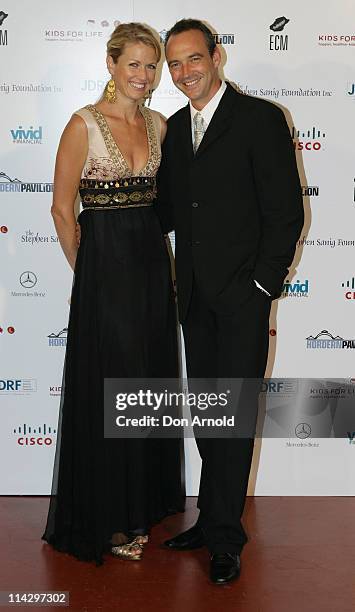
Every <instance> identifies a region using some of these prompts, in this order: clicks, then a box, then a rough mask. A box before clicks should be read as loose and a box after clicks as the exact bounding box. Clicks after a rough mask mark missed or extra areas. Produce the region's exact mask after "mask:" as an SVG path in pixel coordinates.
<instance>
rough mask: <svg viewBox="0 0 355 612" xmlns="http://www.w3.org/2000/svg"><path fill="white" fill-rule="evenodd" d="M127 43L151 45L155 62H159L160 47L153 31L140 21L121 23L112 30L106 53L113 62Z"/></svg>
mask: <svg viewBox="0 0 355 612" xmlns="http://www.w3.org/2000/svg"><path fill="white" fill-rule="evenodd" d="M128 43H143V44H144V45H148V47H152V48H153V49H154V51H155V53H156V56H157V62H159V60H160V58H161V47H160V43H159V41H158V40H157V39H156V38H155V36H154V34H153V32H152V31H151V30H150V29H149V28H148V27H147V26H145V25H143V24H142V23H121V24H120V25H118V26H117V28H116V29H115V30H114V31H113V32H112V34H111V37H110V39H109V41H108V43H107V55H110V56H111V57H112V59H113V61H114V63H115V64H116V62H117V60H118V58H119V57H120V55H122V53H123V51H124V48H125V45H127V44H128Z"/></svg>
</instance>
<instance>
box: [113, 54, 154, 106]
mask: <svg viewBox="0 0 355 612" xmlns="http://www.w3.org/2000/svg"><path fill="white" fill-rule="evenodd" d="M107 67H108V70H109V72H110V74H111V76H112V78H113V80H114V81H115V84H116V88H117V90H118V93H119V94H120V95H121V96H125V97H126V98H129V99H130V100H140V99H141V98H143V97H144V96H146V95H148V92H149V90H150V89H152V85H153V83H154V79H155V73H156V69H157V56H156V53H155V50H154V49H153V47H150V46H148V45H145V44H144V43H128V44H126V45H125V47H124V50H123V53H122V55H120V57H119V58H118V60H117V63H116V64H115V63H114V61H113V59H112V57H110V56H109V57H108V58H107Z"/></svg>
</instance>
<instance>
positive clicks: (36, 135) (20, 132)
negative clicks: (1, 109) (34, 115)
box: [10, 125, 42, 144]
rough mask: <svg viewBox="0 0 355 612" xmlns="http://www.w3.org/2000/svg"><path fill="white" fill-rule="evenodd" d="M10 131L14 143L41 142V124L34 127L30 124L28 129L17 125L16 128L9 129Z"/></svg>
mask: <svg viewBox="0 0 355 612" xmlns="http://www.w3.org/2000/svg"><path fill="white" fill-rule="evenodd" d="M10 133H11V136H12V142H13V143H15V144H42V126H39V127H38V128H36V129H35V128H34V127H33V125H30V127H29V128H28V129H24V128H23V127H22V125H19V126H18V128H17V129H16V130H10Z"/></svg>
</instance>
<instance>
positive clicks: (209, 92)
mask: <svg viewBox="0 0 355 612" xmlns="http://www.w3.org/2000/svg"><path fill="white" fill-rule="evenodd" d="M165 50H166V58H167V62H168V66H169V70H170V74H171V76H172V79H173V82H174V84H175V85H176V87H178V88H179V89H180V90H181V91H182V92H183V93H184V94H186V96H187V97H188V98H189V104H188V105H187V106H185V107H184V108H182V109H180V110H179V111H177V112H176V113H175V114H174V115H173V116H172V117H170V119H169V121H168V130H167V136H166V140H165V143H164V148H163V158H162V164H161V168H160V171H159V174H158V203H157V212H158V214H159V216H160V220H161V224H162V228H163V231H164V232H168V231H170V230H172V229H175V238H176V252H175V257H176V277H177V292H178V309H179V318H180V321H181V323H182V327H183V333H184V340H185V351H186V363H187V373H188V376H189V378H205V379H206V378H207V379H208V378H211V379H216V378H242V377H245V378H262V377H263V376H264V373H265V367H266V361H267V354H268V338H269V313H270V306H271V301H272V299H274V298H277V297H278V296H279V295H280V293H281V289H282V285H283V281H284V278H285V276H286V275H287V272H288V267H289V266H290V264H291V262H292V260H293V257H294V252H295V245H296V242H297V239H298V237H299V235H300V232H301V229H302V226H303V206H302V196H301V187H300V182H299V177H298V172H297V167H296V162H295V154H294V147H293V143H292V140H291V137H290V133H289V130H288V127H287V123H286V120H285V118H284V115H283V113H282V111H281V110H280V109H279V108H278V107H276V106H274V105H273V104H271V103H269V102H267V101H264V100H260V99H256V98H252V97H249V96H244V95H242V94H240V93H238V92H237V91H236V90H235V89H234V88H233V87H232V86H231V85H229V84H228V83H225V82H223V81H221V79H220V77H219V72H218V69H219V65H220V61H221V56H220V51H219V49H218V47H217V46H216V44H215V40H214V37H213V35H212V33H211V32H210V30H209V29H208V28H207V27H206V26H205V25H204V24H203V23H202V22H200V21H197V20H190V19H187V20H185V19H184V20H181V21H179V22H178V23H177V24H175V26H173V28H172V29H171V30H170V31H169V32H168V34H167V38H166V41H165ZM253 443H254V441H253V439H252V438H250V437H246V438H243V439H242V438H240V439H228V440H224V439H221V438H220V439H208V438H200V439H198V440H197V444H198V448H199V452H200V455H201V459H202V471H201V482H200V490H199V498H198V507H199V509H200V515H199V519H198V521H197V523H196V525H194V526H193V527H191V528H190V529H189V530H188V531H186V532H184V533H182V534H179V535H178V536H176V537H175V538H173V539H171V540H168V541H167V542H166V543H165V544H166V546H168V547H169V548H172V549H178V550H189V549H193V548H197V547H199V546H204V545H207V547H208V549H209V551H210V554H211V573H210V576H211V579H212V581H213V582H215V583H217V584H223V583H225V582H229V581H231V580H233V579H234V578H236V577H237V576H238V575H239V572H240V553H241V550H242V548H243V546H244V544H245V542H246V540H247V538H246V535H245V532H244V529H243V527H242V524H241V520H240V519H241V515H242V512H243V507H244V502H245V496H246V491H247V484H248V477H249V471H250V465H251V459H252V453H253Z"/></svg>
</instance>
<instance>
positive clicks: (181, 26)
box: [164, 19, 216, 56]
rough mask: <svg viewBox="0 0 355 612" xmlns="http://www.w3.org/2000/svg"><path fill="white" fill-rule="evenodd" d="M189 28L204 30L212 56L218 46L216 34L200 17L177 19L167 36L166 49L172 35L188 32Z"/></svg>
mask: <svg viewBox="0 0 355 612" xmlns="http://www.w3.org/2000/svg"><path fill="white" fill-rule="evenodd" d="M189 30H199V31H200V32H202V34H203V36H204V38H205V41H206V45H207V48H208V52H209V54H210V55H211V56H212V55H213V52H214V50H215V48H216V41H215V38H214V35H213V34H212V32H211V30H210V29H209V28H208V27H207V26H206V25H205V24H204V23H203V22H202V21H200V20H199V19H180V21H177V22H176V24H175V25H173V27H172V28H170V30H169V32H168V33H167V35H166V37H165V41H164V46H165V49H166V45H167V44H168V40H169V38H170V37H171V36H175V35H176V34H181V33H182V32H188V31H189Z"/></svg>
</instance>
